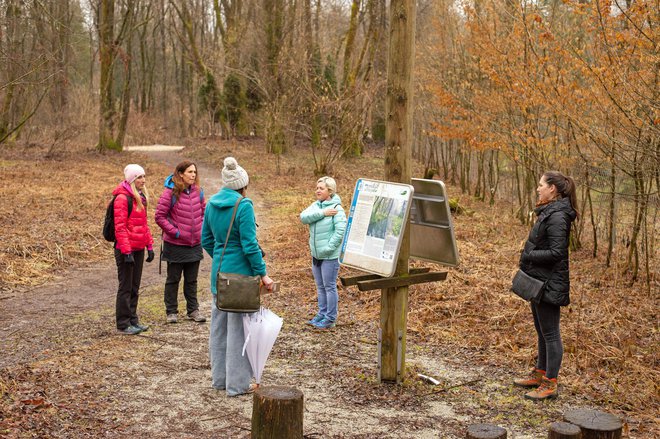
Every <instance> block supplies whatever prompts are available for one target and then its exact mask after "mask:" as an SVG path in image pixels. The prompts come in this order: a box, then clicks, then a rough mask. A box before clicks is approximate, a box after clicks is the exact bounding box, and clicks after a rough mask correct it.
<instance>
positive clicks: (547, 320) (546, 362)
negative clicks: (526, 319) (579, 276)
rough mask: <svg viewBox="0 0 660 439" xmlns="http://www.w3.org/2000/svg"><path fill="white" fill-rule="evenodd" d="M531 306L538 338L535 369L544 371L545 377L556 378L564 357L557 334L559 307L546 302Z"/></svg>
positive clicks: (558, 334) (559, 333) (559, 336)
mask: <svg viewBox="0 0 660 439" xmlns="http://www.w3.org/2000/svg"><path fill="white" fill-rule="evenodd" d="M531 306H532V315H533V316H534V327H535V328H536V335H537V336H538V358H537V360H536V368H537V369H541V370H545V376H546V377H548V378H557V375H559V368H560V367H561V360H562V357H563V356H564V346H563V345H562V342H561V332H559V315H560V307H559V306H557V305H552V304H550V303H546V302H541V303H539V304H534V303H532V304H531Z"/></svg>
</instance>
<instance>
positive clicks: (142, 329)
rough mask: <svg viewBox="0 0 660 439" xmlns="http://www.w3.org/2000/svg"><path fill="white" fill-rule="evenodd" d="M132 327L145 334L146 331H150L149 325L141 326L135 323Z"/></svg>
mask: <svg viewBox="0 0 660 439" xmlns="http://www.w3.org/2000/svg"><path fill="white" fill-rule="evenodd" d="M132 326H135V327H136V328H138V329H139V330H140V331H141V332H144V331H146V330H147V329H149V325H141V324H140V323H133V325H132Z"/></svg>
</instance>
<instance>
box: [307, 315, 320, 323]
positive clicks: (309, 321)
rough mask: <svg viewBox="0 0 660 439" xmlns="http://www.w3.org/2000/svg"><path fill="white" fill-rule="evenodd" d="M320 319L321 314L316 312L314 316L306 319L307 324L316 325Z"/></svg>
mask: <svg viewBox="0 0 660 439" xmlns="http://www.w3.org/2000/svg"><path fill="white" fill-rule="evenodd" d="M321 320H323V316H322V315H321V314H316V315H315V316H314V317H312V320H308V321H307V324H308V325H316V324H317V323H319V322H320V321H321Z"/></svg>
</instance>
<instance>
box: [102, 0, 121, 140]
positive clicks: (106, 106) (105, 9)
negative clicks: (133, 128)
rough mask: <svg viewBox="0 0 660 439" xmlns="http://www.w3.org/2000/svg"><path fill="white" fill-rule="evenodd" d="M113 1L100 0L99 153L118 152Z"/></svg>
mask: <svg viewBox="0 0 660 439" xmlns="http://www.w3.org/2000/svg"><path fill="white" fill-rule="evenodd" d="M114 17H115V2H114V0H101V8H100V11H99V23H98V33H99V52H100V59H101V72H100V83H99V87H100V90H99V96H100V100H99V141H98V144H97V148H98V150H99V151H103V150H106V149H115V150H120V149H121V148H120V147H119V145H117V144H116V142H115V139H114V131H115V117H116V112H115V103H114V97H113V77H114V75H113V70H114V63H115V56H116V55H115V51H116V48H115V45H114V44H115V41H114V25H115V22H114Z"/></svg>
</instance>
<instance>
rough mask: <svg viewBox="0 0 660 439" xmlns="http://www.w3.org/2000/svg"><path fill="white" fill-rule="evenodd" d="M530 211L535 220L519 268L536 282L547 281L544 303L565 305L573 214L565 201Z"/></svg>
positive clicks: (568, 301)
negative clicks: (532, 212) (535, 217)
mask: <svg viewBox="0 0 660 439" xmlns="http://www.w3.org/2000/svg"><path fill="white" fill-rule="evenodd" d="M534 212H535V213H536V215H537V219H536V223H534V227H532V230H531V231H530V232H529V237H528V238H527V242H526V243H525V249H524V250H523V252H522V255H521V256H520V268H521V269H522V271H524V272H525V273H527V274H529V275H530V276H532V277H534V278H536V279H539V280H542V281H544V282H545V281H547V282H546V284H545V290H544V293H543V298H542V300H543V301H544V302H547V303H551V304H553V305H559V306H566V305H568V304H569V303H570V297H569V289H570V280H569V271H568V239H569V234H570V232H571V223H572V222H573V220H575V218H576V216H577V214H576V213H575V210H573V207H572V206H571V201H570V199H568V198H560V199H559V200H556V201H553V202H551V203H548V204H545V205H543V206H539V207H537V208H536V209H534ZM553 269H554V272H553Z"/></svg>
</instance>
